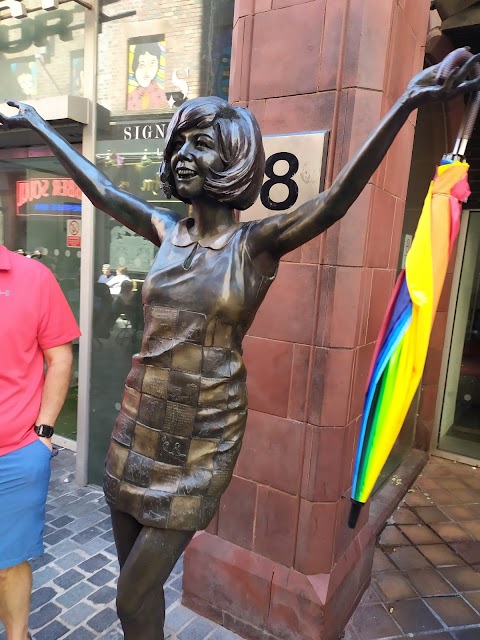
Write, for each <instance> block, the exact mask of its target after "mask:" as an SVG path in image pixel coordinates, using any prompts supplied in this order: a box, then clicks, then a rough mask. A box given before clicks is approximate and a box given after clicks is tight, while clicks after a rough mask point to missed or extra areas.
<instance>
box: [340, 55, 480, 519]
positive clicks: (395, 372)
mask: <svg viewBox="0 0 480 640" xmlns="http://www.w3.org/2000/svg"><path fill="white" fill-rule="evenodd" d="M465 55H467V56H468V55H471V54H468V52H466V53H465ZM448 63H449V61H448V60H447V65H448ZM450 64H451V61H450ZM443 71H445V69H443ZM441 72H442V70H441V71H440V73H441ZM479 104H480V101H479V99H478V97H477V96H476V97H475V98H474V99H473V101H471V104H470V107H469V108H468V109H467V113H466V117H465V118H464V124H462V128H461V130H460V133H459V136H458V138H457V142H456V144H455V147H454V150H453V152H452V154H450V155H447V156H445V157H444V158H443V160H442V162H441V164H440V166H439V167H438V168H437V171H436V174H435V177H434V179H433V180H432V182H431V184H430V188H429V190H428V193H427V196H426V198H425V202H424V206H423V210H422V213H421V216H420V220H419V223H418V227H417V230H416V232H415V236H414V239H413V242H412V245H411V248H410V251H409V252H408V255H407V258H406V264H405V269H404V270H402V271H401V273H400V274H399V276H398V279H397V282H396V284H395V288H394V291H393V293H392V296H391V299H390V302H389V305H388V308H387V312H386V315H385V318H384V320H383V323H382V326H381V329H380V334H379V336H378V339H377V343H376V347H375V351H374V355H373V359H372V364H371V367H370V373H369V376H368V382H367V391H366V397H365V403H364V410H363V415H362V422H361V427H360V435H359V442H358V446H357V455H356V460H355V467H354V473H353V481H352V493H351V498H352V506H351V510H350V516H349V521H348V525H349V527H350V528H354V527H355V525H356V523H357V520H358V517H359V514H360V510H361V507H362V506H363V504H364V503H365V502H366V501H367V500H368V498H369V496H370V494H371V492H372V490H373V488H374V485H375V483H376V481H377V478H378V476H379V475H380V472H381V470H382V468H383V466H384V464H385V462H386V460H387V458H388V455H389V454H390V451H391V450H392V447H393V445H394V443H395V440H396V439H397V436H398V434H399V432H400V430H401V428H402V425H403V422H404V420H405V417H406V415H407V412H408V409H409V407H410V404H411V402H412V400H413V397H414V395H415V392H416V390H417V388H418V385H419V383H420V380H421V377H422V374H423V369H424V366H425V360H426V357H427V350H428V343H429V339H430V333H431V330H432V325H433V321H434V319H435V313H436V310H437V306H438V301H439V298H440V294H441V291H442V287H443V283H444V280H445V275H446V272H447V266H448V261H449V258H450V255H451V252H452V248H453V245H454V243H455V239H456V237H457V235H458V232H459V229H460V215H461V210H462V205H461V203H463V202H465V201H466V200H467V198H468V196H469V195H470V189H469V186H468V181H467V173H468V168H469V167H468V164H467V163H466V162H463V158H462V156H463V154H464V152H465V147H466V142H467V141H468V138H469V136H470V134H471V131H472V129H473V124H474V122H475V118H476V115H477V113H478V108H479ZM460 154H461V155H460Z"/></svg>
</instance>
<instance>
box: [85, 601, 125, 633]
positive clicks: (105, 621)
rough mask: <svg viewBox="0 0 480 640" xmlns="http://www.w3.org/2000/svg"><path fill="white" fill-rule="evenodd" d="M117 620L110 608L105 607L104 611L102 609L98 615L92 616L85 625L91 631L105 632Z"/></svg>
mask: <svg viewBox="0 0 480 640" xmlns="http://www.w3.org/2000/svg"><path fill="white" fill-rule="evenodd" d="M117 620H118V617H117V614H116V612H115V611H114V610H113V609H111V608H110V607H107V608H106V609H103V611H100V613H97V615H95V616H93V618H90V620H89V621H88V622H87V625H88V626H89V627H91V628H92V629H95V631H98V632H101V631H106V630H107V629H108V628H109V627H111V626H112V624H113V623H114V622H116V621H117Z"/></svg>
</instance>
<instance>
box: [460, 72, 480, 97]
mask: <svg viewBox="0 0 480 640" xmlns="http://www.w3.org/2000/svg"><path fill="white" fill-rule="evenodd" d="M458 88H459V89H460V90H461V91H462V93H475V92H476V91H480V75H479V76H477V77H476V78H473V80H467V81H466V82H462V84H460V85H459V86H458Z"/></svg>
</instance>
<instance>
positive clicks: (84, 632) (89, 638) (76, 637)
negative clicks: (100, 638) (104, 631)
mask: <svg viewBox="0 0 480 640" xmlns="http://www.w3.org/2000/svg"><path fill="white" fill-rule="evenodd" d="M95 637H96V635H95V634H94V633H92V631H89V630H88V629H86V628H85V627H78V629H75V630H74V631H72V633H69V634H68V636H65V638H64V640H93V639H94V638H95Z"/></svg>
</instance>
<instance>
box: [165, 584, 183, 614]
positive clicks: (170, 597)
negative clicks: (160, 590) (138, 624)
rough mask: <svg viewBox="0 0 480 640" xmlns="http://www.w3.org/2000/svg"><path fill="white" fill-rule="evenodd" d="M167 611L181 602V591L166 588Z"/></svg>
mask: <svg viewBox="0 0 480 640" xmlns="http://www.w3.org/2000/svg"><path fill="white" fill-rule="evenodd" d="M164 592H165V609H168V607H169V606H170V605H172V604H173V603H174V602H176V601H177V600H180V597H181V593H180V592H179V591H175V589H170V588H169V587H165V589H164Z"/></svg>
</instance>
